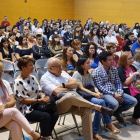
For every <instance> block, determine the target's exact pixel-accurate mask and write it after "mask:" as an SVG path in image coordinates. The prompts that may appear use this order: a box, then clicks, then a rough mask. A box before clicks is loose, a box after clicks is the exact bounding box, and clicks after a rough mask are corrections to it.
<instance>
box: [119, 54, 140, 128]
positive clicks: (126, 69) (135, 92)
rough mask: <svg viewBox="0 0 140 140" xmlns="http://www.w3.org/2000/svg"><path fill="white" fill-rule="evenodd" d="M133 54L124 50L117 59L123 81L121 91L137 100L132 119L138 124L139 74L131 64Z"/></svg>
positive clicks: (139, 116)
mask: <svg viewBox="0 0 140 140" xmlns="http://www.w3.org/2000/svg"><path fill="white" fill-rule="evenodd" d="M132 63H133V56H132V54H131V52H124V53H123V54H122V55H121V57H120V60H119V64H118V66H119V67H118V68H117V69H118V74H119V77H120V79H121V81H122V83H123V91H124V92H125V93H127V94H128V95H131V96H133V97H135V98H136V99H137V101H138V103H137V105H136V106H135V108H134V112H133V121H134V123H135V124H137V125H140V112H139V107H140V90H139V87H136V86H137V85H139V84H140V83H138V82H139V76H140V73H139V72H137V70H136V68H135V67H133V66H132Z"/></svg>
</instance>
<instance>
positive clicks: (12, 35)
mask: <svg viewBox="0 0 140 140" xmlns="http://www.w3.org/2000/svg"><path fill="white" fill-rule="evenodd" d="M9 38H10V39H11V40H12V41H15V39H16V33H14V32H10V33H9Z"/></svg>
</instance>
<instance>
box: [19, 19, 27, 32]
mask: <svg viewBox="0 0 140 140" xmlns="http://www.w3.org/2000/svg"><path fill="white" fill-rule="evenodd" d="M26 22H27V21H26V19H24V20H23V24H22V25H20V26H19V30H20V33H23V27H24V26H25V25H26Z"/></svg>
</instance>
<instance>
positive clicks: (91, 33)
mask: <svg viewBox="0 0 140 140" xmlns="http://www.w3.org/2000/svg"><path fill="white" fill-rule="evenodd" d="M94 29H95V28H92V29H91V30H90V35H91V37H94V34H93V30H94Z"/></svg>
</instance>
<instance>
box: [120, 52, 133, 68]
mask: <svg viewBox="0 0 140 140" xmlns="http://www.w3.org/2000/svg"><path fill="white" fill-rule="evenodd" d="M129 55H132V54H131V52H128V51H126V52H123V53H122V55H121V57H120V59H119V63H118V66H120V67H125V66H126V61H127V57H128V56H129Z"/></svg>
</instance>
